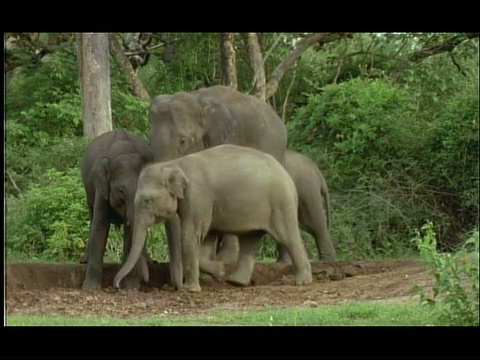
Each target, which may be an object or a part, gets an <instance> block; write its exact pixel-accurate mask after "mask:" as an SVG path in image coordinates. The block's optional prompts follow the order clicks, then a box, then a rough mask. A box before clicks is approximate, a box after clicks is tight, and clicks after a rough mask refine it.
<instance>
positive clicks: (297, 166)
mask: <svg viewBox="0 0 480 360" xmlns="http://www.w3.org/2000/svg"><path fill="white" fill-rule="evenodd" d="M285 169H286V170H287V172H288V173H289V174H290V176H291V178H292V180H293V182H294V183H295V187H296V189H297V193H298V202H299V204H298V222H299V224H300V227H301V228H302V229H303V230H305V231H306V232H308V233H309V234H311V235H312V236H313V237H314V239H315V244H316V246H317V250H318V259H319V260H320V261H335V260H336V259H337V255H336V252H335V249H334V247H333V244H332V240H331V239H330V235H329V233H328V228H329V226H330V200H329V194H328V187H327V182H326V181H325V178H324V177H323V175H322V173H321V171H320V170H319V169H318V167H317V165H316V164H315V163H314V162H313V161H312V160H310V159H309V158H308V157H307V156H305V155H303V154H300V153H298V152H295V151H291V150H287V152H286V153H285ZM237 241H238V240H237V239H236V238H235V237H234V236H229V235H225V236H223V237H222V241H221V245H220V250H219V252H218V254H217V258H218V259H219V260H221V261H225V262H235V261H237V257H238V243H237Z"/></svg>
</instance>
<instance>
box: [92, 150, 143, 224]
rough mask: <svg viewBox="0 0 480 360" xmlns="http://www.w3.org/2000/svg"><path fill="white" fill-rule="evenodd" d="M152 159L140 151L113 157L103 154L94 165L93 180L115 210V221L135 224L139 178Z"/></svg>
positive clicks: (97, 189)
mask: <svg viewBox="0 0 480 360" xmlns="http://www.w3.org/2000/svg"><path fill="white" fill-rule="evenodd" d="M149 162H151V159H149V158H147V157H145V156H143V155H141V154H139V153H122V154H119V155H117V156H115V157H113V158H110V157H108V156H103V157H102V158H101V159H100V160H99V161H98V162H97V163H96V164H95V166H94V168H93V171H92V181H93V183H94V185H95V189H96V191H97V192H99V194H100V196H101V197H102V198H103V199H104V200H106V201H108V202H109V204H110V206H111V207H112V209H113V210H115V213H116V214H115V217H116V220H117V221H115V223H116V224H117V225H120V224H121V223H124V224H125V225H127V226H128V225H130V224H133V221H134V198H135V191H136V190H137V179H138V176H139V174H140V172H141V170H142V168H143V166H144V165H145V164H147V163H149Z"/></svg>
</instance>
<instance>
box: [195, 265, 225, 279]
mask: <svg viewBox="0 0 480 360" xmlns="http://www.w3.org/2000/svg"><path fill="white" fill-rule="evenodd" d="M200 270H201V271H202V272H204V273H207V274H210V275H212V276H213V277H214V278H216V279H223V278H224V277H225V263H224V262H222V261H200Z"/></svg>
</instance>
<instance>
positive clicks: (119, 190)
mask: <svg viewBox="0 0 480 360" xmlns="http://www.w3.org/2000/svg"><path fill="white" fill-rule="evenodd" d="M117 194H118V196H119V197H121V198H123V197H124V195H125V189H124V188H123V187H119V188H117Z"/></svg>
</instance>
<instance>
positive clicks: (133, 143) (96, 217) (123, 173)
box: [81, 129, 153, 289]
mask: <svg viewBox="0 0 480 360" xmlns="http://www.w3.org/2000/svg"><path fill="white" fill-rule="evenodd" d="M152 161H153V155H152V151H151V149H150V146H149V145H148V144H147V142H146V141H145V139H143V138H142V137H140V136H138V135H136V134H134V133H131V132H128V131H125V130H123V129H119V130H112V131H109V132H106V133H104V134H102V135H100V136H98V137H97V138H95V139H93V140H92V141H91V143H90V144H89V145H88V147H87V149H86V150H85V153H84V156H83V159H82V163H81V172H82V180H83V185H84V187H85V193H86V196H87V203H88V212H89V216H90V235H89V238H88V243H87V248H86V251H85V254H84V259H83V261H86V262H87V273H86V277H85V280H84V282H83V285H82V287H83V288H84V289H92V288H94V289H99V288H101V287H102V274H103V255H104V253H105V246H106V242H107V238H108V233H109V229H110V224H113V225H116V226H120V225H123V230H124V236H123V237H124V243H123V261H125V259H126V257H127V255H128V252H129V251H130V247H131V242H132V231H133V223H134V219H135V214H134V198H135V192H136V190H137V180H138V176H139V175H140V171H141V170H142V168H143V167H144V166H145V165H146V164H148V163H150V162H152ZM145 271H147V272H148V268H147V254H146V251H145V250H144V252H143V255H142V256H141V258H140V261H139V262H138V264H137V267H136V270H135V271H132V272H131V274H129V276H127V277H126V278H125V280H124V282H123V286H124V287H126V288H136V287H139V285H140V280H141V279H143V280H145V279H146V277H148V275H145Z"/></svg>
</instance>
